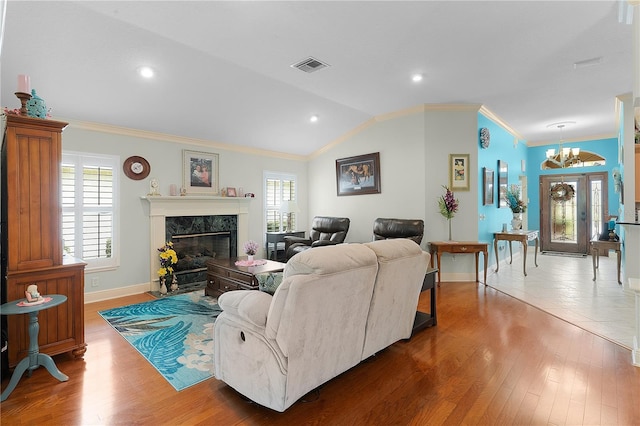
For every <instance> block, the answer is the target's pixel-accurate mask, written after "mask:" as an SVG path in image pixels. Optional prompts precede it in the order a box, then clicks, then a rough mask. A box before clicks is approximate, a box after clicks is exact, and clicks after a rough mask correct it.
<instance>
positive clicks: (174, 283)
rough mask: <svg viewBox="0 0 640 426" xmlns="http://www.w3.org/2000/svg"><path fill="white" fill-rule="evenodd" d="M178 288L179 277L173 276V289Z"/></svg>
mask: <svg viewBox="0 0 640 426" xmlns="http://www.w3.org/2000/svg"><path fill="white" fill-rule="evenodd" d="M177 289H178V277H176V276H175V275H174V276H173V280H171V291H176V290H177Z"/></svg>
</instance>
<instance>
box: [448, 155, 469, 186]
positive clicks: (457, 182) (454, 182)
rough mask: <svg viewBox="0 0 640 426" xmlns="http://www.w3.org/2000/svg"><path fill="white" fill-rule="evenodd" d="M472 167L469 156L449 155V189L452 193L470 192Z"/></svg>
mask: <svg viewBox="0 0 640 426" xmlns="http://www.w3.org/2000/svg"><path fill="white" fill-rule="evenodd" d="M470 166H471V164H470V163H469V154H449V189H451V191H468V190H469V188H470V185H469V179H470V177H471V170H470Z"/></svg>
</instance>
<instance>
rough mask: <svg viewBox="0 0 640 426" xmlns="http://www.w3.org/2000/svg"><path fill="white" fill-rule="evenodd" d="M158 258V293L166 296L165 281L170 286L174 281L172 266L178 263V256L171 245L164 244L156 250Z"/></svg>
mask: <svg viewBox="0 0 640 426" xmlns="http://www.w3.org/2000/svg"><path fill="white" fill-rule="evenodd" d="M158 252H159V257H160V269H158V277H159V278H160V293H161V294H167V281H168V282H169V283H170V284H171V283H172V282H173V280H174V278H175V277H174V275H173V272H174V266H175V265H176V264H177V263H178V255H177V254H176V252H175V250H174V249H173V243H172V242H168V243H165V244H164V246H162V247H160V248H159V249H158ZM176 283H177V281H176Z"/></svg>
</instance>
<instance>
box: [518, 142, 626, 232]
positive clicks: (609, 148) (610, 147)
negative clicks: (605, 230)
mask: <svg viewBox="0 0 640 426" xmlns="http://www.w3.org/2000/svg"><path fill="white" fill-rule="evenodd" d="M566 146H571V147H578V148H580V149H581V150H583V151H589V152H593V153H595V154H598V155H600V156H602V157H604V159H605V162H606V164H605V165H604V166H591V167H578V168H571V169H550V170H541V165H542V163H543V162H544V161H545V160H546V151H547V149H549V148H554V149H556V150H557V149H558V145H557V144H554V145H544V146H534V147H529V148H528V150H527V164H528V165H530V166H531V167H528V169H527V177H528V179H529V209H528V210H527V211H530V212H531V213H530V214H529V228H531V229H540V214H539V212H540V190H539V183H540V176H543V175H545V176H546V175H562V174H563V173H564V174H576V173H595V172H606V173H607V184H608V188H607V191H608V196H609V199H608V207H609V214H613V215H617V214H618V208H619V207H620V195H619V194H617V193H616V192H615V191H614V188H613V178H612V176H611V171H612V170H613V168H614V167H618V168H620V165H619V164H618V139H617V138H610V139H597V140H592V141H587V142H577V143H567V144H566ZM618 232H619V230H618V229H616V233H618Z"/></svg>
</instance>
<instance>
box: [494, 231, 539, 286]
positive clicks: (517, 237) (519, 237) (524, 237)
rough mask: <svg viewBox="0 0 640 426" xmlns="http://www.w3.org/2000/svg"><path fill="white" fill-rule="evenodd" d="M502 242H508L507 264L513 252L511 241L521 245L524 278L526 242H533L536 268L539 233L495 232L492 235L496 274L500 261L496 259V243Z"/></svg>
mask: <svg viewBox="0 0 640 426" xmlns="http://www.w3.org/2000/svg"><path fill="white" fill-rule="evenodd" d="M500 240H504V241H509V256H510V259H509V264H511V262H512V261H513V250H512V248H511V242H512V241H520V242H521V243H522V247H523V249H524V256H523V257H522V271H523V272H524V276H525V277H526V276H527V242H528V241H534V240H535V242H536V251H535V252H534V253H535V255H534V258H533V259H534V260H533V261H534V263H535V264H536V267H537V266H538V246H539V245H540V232H539V231H537V230H530V231H523V230H519V231H505V232H495V233H494V234H493V247H494V249H495V252H496V272H498V269H500V260H499V259H498V241H500Z"/></svg>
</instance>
